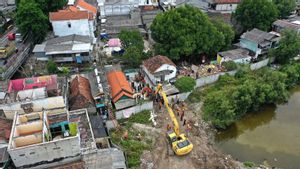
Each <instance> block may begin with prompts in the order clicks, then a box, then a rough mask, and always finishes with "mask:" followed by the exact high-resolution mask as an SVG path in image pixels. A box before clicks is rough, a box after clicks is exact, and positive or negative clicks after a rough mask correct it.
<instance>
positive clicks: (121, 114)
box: [116, 101, 153, 120]
mask: <svg viewBox="0 0 300 169" xmlns="http://www.w3.org/2000/svg"><path fill="white" fill-rule="evenodd" d="M143 110H153V103H152V101H149V102H145V103H143V104H141V105H136V106H133V107H130V108H128V109H124V110H120V111H117V112H116V119H117V120H119V119H123V118H128V117H130V116H131V114H135V113H138V112H141V111H143Z"/></svg>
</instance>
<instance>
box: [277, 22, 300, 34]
mask: <svg viewBox="0 0 300 169" xmlns="http://www.w3.org/2000/svg"><path fill="white" fill-rule="evenodd" d="M272 28H273V31H275V32H278V33H281V32H282V31H283V30H285V29H287V30H293V31H296V32H297V34H298V35H299V33H300V21H298V20H277V21H275V22H273V24H272Z"/></svg>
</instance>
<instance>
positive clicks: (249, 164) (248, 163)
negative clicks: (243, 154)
mask: <svg viewBox="0 0 300 169" xmlns="http://www.w3.org/2000/svg"><path fill="white" fill-rule="evenodd" d="M243 165H244V166H245V167H254V166H255V163H253V162H250V161H246V162H244V163H243Z"/></svg>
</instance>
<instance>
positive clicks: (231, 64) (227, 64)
mask: <svg viewBox="0 0 300 169" xmlns="http://www.w3.org/2000/svg"><path fill="white" fill-rule="evenodd" d="M222 66H224V67H225V69H226V70H227V71H232V70H236V69H237V64H236V63H235V62H234V61H232V60H230V61H227V62H223V63H222Z"/></svg>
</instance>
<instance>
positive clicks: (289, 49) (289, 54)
mask: <svg viewBox="0 0 300 169" xmlns="http://www.w3.org/2000/svg"><path fill="white" fill-rule="evenodd" d="M281 37H282V38H281V40H280V42H279V44H278V48H276V49H271V51H270V53H269V55H270V56H271V57H275V59H276V61H277V62H278V63H281V64H286V63H289V62H290V61H291V60H292V58H294V57H296V56H297V55H298V54H299V51H300V38H299V36H298V35H297V32H295V31H291V30H290V31H289V30H285V31H284V32H283V33H282V36H281Z"/></svg>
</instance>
